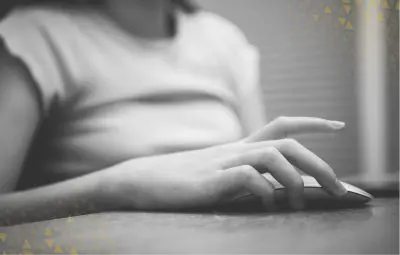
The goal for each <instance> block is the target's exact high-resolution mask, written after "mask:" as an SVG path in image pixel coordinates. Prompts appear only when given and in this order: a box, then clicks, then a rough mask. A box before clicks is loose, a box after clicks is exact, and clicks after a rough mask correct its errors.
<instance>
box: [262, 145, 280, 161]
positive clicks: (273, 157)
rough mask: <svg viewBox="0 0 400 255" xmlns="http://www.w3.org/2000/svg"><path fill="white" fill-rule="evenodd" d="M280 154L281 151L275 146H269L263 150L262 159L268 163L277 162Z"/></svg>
mask: <svg viewBox="0 0 400 255" xmlns="http://www.w3.org/2000/svg"><path fill="white" fill-rule="evenodd" d="M279 156H280V152H279V151H278V149H276V148H275V147H267V148H265V149H264V151H263V155H262V159H263V161H265V162H266V163H275V162H276V161H277V160H278V158H279Z"/></svg>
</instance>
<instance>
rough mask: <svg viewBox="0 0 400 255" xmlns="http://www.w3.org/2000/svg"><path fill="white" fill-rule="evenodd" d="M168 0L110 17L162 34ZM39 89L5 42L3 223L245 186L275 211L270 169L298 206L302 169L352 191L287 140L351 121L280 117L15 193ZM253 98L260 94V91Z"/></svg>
mask: <svg viewBox="0 0 400 255" xmlns="http://www.w3.org/2000/svg"><path fill="white" fill-rule="evenodd" d="M165 3H167V1H164V0H145V1H143V0H110V1H107V4H106V7H107V12H108V13H109V15H110V16H111V17H112V18H113V19H114V20H115V21H116V22H117V23H118V24H120V25H121V27H123V28H124V29H126V30H127V31H129V32H130V33H133V34H135V35H139V36H143V37H148V38H158V37H165V36H166V34H167V32H166V26H165V24H164V23H163V22H158V21H159V20H163V18H162V17H165V13H166V11H167V10H168V8H169V6H168V5H166V4H165ZM140 8H142V9H140ZM142 10H143V11H142ZM131 12H135V15H131V16H135V17H134V18H128V17H127V16H126V15H127V13H131ZM143 13H145V15H144V14H143ZM153 21H154V22H153ZM138 24H151V25H149V26H142V25H138ZM34 87H35V84H34V81H33V79H32V77H31V76H30V75H29V72H28V70H27V69H26V68H25V67H24V65H23V64H22V63H21V62H20V61H18V60H17V59H16V58H14V57H13V56H11V55H10V54H8V53H7V51H6V50H5V49H4V48H3V49H2V50H0V225H12V224H19V223H23V222H31V221H40V220H48V219H52V218H60V217H67V216H69V215H78V214H86V213H93V212H102V211H110V210H117V209H130V210H179V209H185V208H193V207H204V206H213V205H215V204H218V203H221V202H225V201H229V200H231V199H232V198H234V197H235V196H236V195H237V194H239V193H242V192H243V191H248V192H251V193H253V194H255V195H257V196H259V197H260V198H262V201H263V203H264V205H265V208H266V210H271V209H273V208H274V189H273V187H272V185H271V183H269V182H268V181H267V180H266V179H265V178H264V177H263V176H262V175H261V173H264V172H267V171H268V172H269V173H271V174H272V175H273V176H274V177H275V178H276V179H277V180H278V181H279V182H281V183H282V184H283V185H284V186H286V187H287V189H288V198H289V203H290V205H291V206H292V208H294V209H301V208H302V207H303V196H302V194H303V183H302V179H301V177H300V174H299V173H298V172H297V170H296V169H295V167H297V168H299V169H301V170H302V171H304V172H305V173H307V174H309V175H312V176H314V177H315V178H316V179H317V180H318V181H319V182H320V183H321V185H322V186H323V187H324V188H325V189H326V190H327V191H328V192H329V193H331V194H332V195H334V196H341V195H343V194H345V193H346V190H345V188H344V187H343V186H342V185H341V184H340V183H338V181H337V178H336V175H335V173H334V171H333V170H332V169H331V168H330V167H329V165H328V164H327V163H326V162H324V161H323V160H322V159H320V158H319V157H318V156H317V155H315V154H314V153H312V152H311V151H309V150H308V149H307V148H305V147H304V146H302V145H301V144H300V143H298V142H297V141H295V140H293V139H289V138H287V137H288V136H290V135H292V134H298V133H310V132H312V133H314V132H336V131H338V130H340V129H341V128H343V126H344V124H343V123H340V122H332V121H329V120H323V119H317V118H287V117H286V118H284V117H281V118H278V119H276V120H274V121H272V122H270V123H268V124H267V125H264V127H262V128H260V129H258V131H255V132H252V133H251V134H250V135H248V136H247V137H246V138H244V139H242V140H240V141H237V142H234V143H230V144H225V145H219V146H214V147H209V148H206V149H201V150H194V151H185V152H179V153H174V154H167V155H161V156H153V157H146V158H140V159H132V160H128V161H126V162H121V163H120V164H117V165H114V166H112V167H109V168H107V169H101V170H99V171H97V172H94V173H91V174H88V175H85V176H81V177H77V178H73V179H70V180H66V181H63V182H59V183H56V184H52V185H47V186H43V187H39V188H35V189H32V190H28V191H14V190H15V185H16V182H17V180H18V177H19V176H20V172H21V167H22V163H23V159H24V158H25V157H26V154H27V151H28V149H29V145H30V144H31V141H32V139H33V138H34V135H35V132H36V131H37V129H38V128H40V123H41V121H42V116H41V112H40V105H39V100H38V96H37V94H36V91H35V90H34V89H33V88H34ZM253 93H254V95H253V96H254V98H259V96H258V95H259V92H258V91H253ZM247 97H248V98H252V95H251V93H249V95H247ZM255 101H257V99H255ZM257 105H258V106H257ZM260 105H261V104H259V103H255V104H252V105H248V106H247V108H248V109H249V110H248V112H247V113H248V115H249V116H251V118H248V120H249V121H250V119H253V120H254V121H253V122H251V123H252V124H250V125H248V126H247V128H246V130H247V131H248V132H251V131H253V130H255V129H257V128H258V127H260V125H262V124H263V118H261V117H260V118H257V115H258V116H264V115H263V112H262V111H261V110H260V109H261V107H260ZM257 109H258V110H257ZM244 114H246V112H244ZM160 166H162V167H160Z"/></svg>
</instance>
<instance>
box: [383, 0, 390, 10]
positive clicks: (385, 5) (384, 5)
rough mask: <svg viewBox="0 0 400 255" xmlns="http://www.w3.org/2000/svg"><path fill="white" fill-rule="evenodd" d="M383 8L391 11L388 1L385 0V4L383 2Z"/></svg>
mask: <svg viewBox="0 0 400 255" xmlns="http://www.w3.org/2000/svg"><path fill="white" fill-rule="evenodd" d="M383 8H385V9H390V6H389V3H388V0H385V2H383Z"/></svg>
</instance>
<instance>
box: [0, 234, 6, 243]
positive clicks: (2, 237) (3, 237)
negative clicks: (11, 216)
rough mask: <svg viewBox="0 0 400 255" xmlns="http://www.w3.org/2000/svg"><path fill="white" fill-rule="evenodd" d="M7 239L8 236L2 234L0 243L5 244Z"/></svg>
mask: <svg viewBox="0 0 400 255" xmlns="http://www.w3.org/2000/svg"><path fill="white" fill-rule="evenodd" d="M6 238H7V234H6V233H0V241H2V242H5V241H6Z"/></svg>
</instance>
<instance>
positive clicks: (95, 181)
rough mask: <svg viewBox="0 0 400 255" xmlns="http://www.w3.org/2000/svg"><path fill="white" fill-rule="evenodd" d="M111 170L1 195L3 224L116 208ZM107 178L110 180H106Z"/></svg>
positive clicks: (0, 219)
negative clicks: (111, 185) (110, 182)
mask: <svg viewBox="0 0 400 255" xmlns="http://www.w3.org/2000/svg"><path fill="white" fill-rule="evenodd" d="M109 174H110V171H109V170H107V169H106V170H101V171H98V172H95V173H92V174H88V175H85V176H82V177H77V178H74V179H70V180H67V181H63V182H59V183H56V184H52V185H48V186H43V187H39V188H35V189H31V190H26V191H19V192H12V193H6V194H1V195H0V226H4V225H15V224H21V223H24V222H33V221H43V220H49V219H54V218H62V217H68V216H73V215H81V214H88V213H95V212H101V211H107V210H112V209H115V208H116V206H117V205H116V203H115V201H112V199H110V197H111V194H110V193H111V191H110V189H109V187H110V185H109V184H108V183H107V182H108V181H110V176H109ZM106 181H107V182H106Z"/></svg>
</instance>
